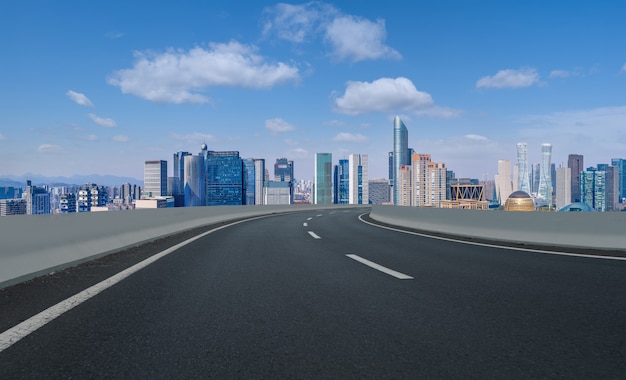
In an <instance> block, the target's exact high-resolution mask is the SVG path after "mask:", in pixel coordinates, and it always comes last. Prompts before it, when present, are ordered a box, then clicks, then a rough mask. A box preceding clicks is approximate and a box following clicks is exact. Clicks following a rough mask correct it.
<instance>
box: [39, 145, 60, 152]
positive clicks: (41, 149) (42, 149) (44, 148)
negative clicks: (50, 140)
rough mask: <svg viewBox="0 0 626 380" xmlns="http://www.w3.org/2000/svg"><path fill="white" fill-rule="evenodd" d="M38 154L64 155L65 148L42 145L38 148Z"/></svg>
mask: <svg viewBox="0 0 626 380" xmlns="http://www.w3.org/2000/svg"><path fill="white" fill-rule="evenodd" d="M37 152H39V153H62V152H63V148H61V147H60V146H59V145H54V144H41V145H39V147H37Z"/></svg>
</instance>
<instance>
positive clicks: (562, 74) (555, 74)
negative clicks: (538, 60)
mask: <svg viewBox="0 0 626 380" xmlns="http://www.w3.org/2000/svg"><path fill="white" fill-rule="evenodd" d="M570 75H571V74H570V72H569V71H567V70H552V71H551V72H550V78H567V77H569V76H570Z"/></svg>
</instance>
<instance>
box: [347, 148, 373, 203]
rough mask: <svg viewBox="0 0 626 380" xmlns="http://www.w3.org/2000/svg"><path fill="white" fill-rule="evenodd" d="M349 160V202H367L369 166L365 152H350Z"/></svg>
mask: <svg viewBox="0 0 626 380" xmlns="http://www.w3.org/2000/svg"><path fill="white" fill-rule="evenodd" d="M348 161H349V168H350V169H349V175H348V177H349V182H350V186H349V203H350V204H353V205H354V204H358V205H362V204H368V203H369V166H368V158H367V154H351V155H350V156H348Z"/></svg>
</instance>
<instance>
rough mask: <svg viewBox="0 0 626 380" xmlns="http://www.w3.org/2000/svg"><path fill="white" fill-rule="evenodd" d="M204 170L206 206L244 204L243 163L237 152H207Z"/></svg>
mask: <svg viewBox="0 0 626 380" xmlns="http://www.w3.org/2000/svg"><path fill="white" fill-rule="evenodd" d="M205 169H206V186H207V188H206V205H207V206H235V205H242V204H243V203H244V199H243V162H242V160H241V158H239V152H237V151H226V152H213V151H209V152H208V153H207V158H206V161H205Z"/></svg>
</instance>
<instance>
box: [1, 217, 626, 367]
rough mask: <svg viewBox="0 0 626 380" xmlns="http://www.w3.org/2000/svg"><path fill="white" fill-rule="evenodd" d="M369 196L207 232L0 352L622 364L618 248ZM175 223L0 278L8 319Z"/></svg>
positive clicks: (119, 264) (67, 357) (18, 356)
mask: <svg viewBox="0 0 626 380" xmlns="http://www.w3.org/2000/svg"><path fill="white" fill-rule="evenodd" d="M364 212H367V208H354V209H345V210H337V211H319V212H302V213H294V214H288V215H277V216H272V217H267V218H262V219H256V220H253V221H248V222H244V223H240V224H237V225H235V226H231V227H228V228H223V229H220V230H218V231H215V232H213V233H211V234H209V235H207V236H205V237H203V238H201V239H198V240H196V241H194V242H192V243H190V244H188V245H186V246H184V247H182V248H180V249H178V250H176V251H174V252H173V253H171V254H169V255H167V256H164V257H162V258H160V259H159V260H157V261H155V262H154V263H152V264H150V265H148V266H147V267H145V268H143V269H141V270H139V271H138V272H136V273H134V274H133V275H131V276H129V277H127V278H126V279H124V280H122V281H121V282H119V283H117V284H115V285H113V286H112V287H110V288H108V289H106V290H104V291H102V292H101V293H99V294H98V295H96V296H94V297H93V298H90V299H88V300H87V301H85V302H83V303H82V304H80V305H78V306H76V307H75V308H73V309H71V310H69V311H67V312H65V313H63V314H62V315H60V316H59V317H58V318H56V319H54V320H52V321H50V322H49V323H47V324H46V325H44V326H43V327H41V328H39V329H38V330H36V331H34V332H32V333H31V334H29V335H27V336H25V337H24V338H23V339H21V340H20V341H18V342H17V343H15V344H13V345H12V346H10V347H8V348H7V349H5V350H4V351H2V352H0V378H2V379H18V378H29V379H32V378H46V379H50V378H79V379H84V378H133V379H136V378H167V379H171V378H220V379H221V378H246V379H247V378H377V379H378V378H464V379H465V378H481V379H482V378H507V379H509V378H547V377H549V378H554V377H563V378H624V377H625V376H626V262H625V261H616V260H603V259H596V258H584V257H570V256H559V255H549V254H541V253H532V252H524V251H515V250H509V249H502V248H492V247H483V246H476V245H468V244H463V243H454V242H448V241H442V240H437V239H431V238H425V237H420V236H415V235H410V234H405V233H401V232H395V231H390V230H387V229H382V228H377V227H373V226H370V225H368V224H365V223H363V222H361V221H359V219H358V216H359V215H360V214H362V213H364ZM187 237H188V236H185V237H184V238H187ZM172 239H174V238H172ZM172 239H164V241H161V242H157V243H155V244H151V245H149V246H146V247H143V248H138V249H139V251H133V252H128V253H127V254H123V253H121V254H119V255H114V256H112V257H109V258H104V259H101V260H100V261H98V262H97V263H96V264H91V265H84V266H81V267H80V268H74V269H71V270H68V271H66V272H64V273H59V274H55V275H54V276H52V277H47V278H42V279H37V280H35V281H31V282H29V283H27V284H21V285H18V286H15V287H11V288H7V289H3V290H1V291H0V327H1V328H2V331H4V330H6V329H8V328H10V327H12V326H13V325H14V324H17V323H19V322H21V321H23V320H25V319H27V318H29V317H30V316H31V315H33V314H35V313H37V312H39V311H41V310H43V309H45V308H46V307H48V306H50V305H52V304H55V303H56V302H59V301H60V300H62V299H64V298H66V297H67V296H69V295H72V294H73V293H76V292H78V291H80V290H82V289H84V288H86V287H88V286H90V285H92V284H94V283H96V282H98V281H100V280H101V279H102V278H103V277H106V276H109V275H110V274H112V273H113V272H117V271H118V270H121V269H123V267H126V266H129V265H131V264H133V263H134V262H137V261H140V260H142V259H144V258H146V257H148V256H150V255H151V254H153V253H157V252H159V251H162V250H163V249H165V248H167V247H168V246H171V245H172V244H173V243H175V242H177V241H181V240H184V239H183V237H179V238H178V240H176V239H174V240H176V241H174V240H172ZM347 255H357V256H358V257H357V256H347ZM129 258H133V259H132V260H131V259H129ZM360 258H361V259H365V260H368V262H369V263H376V264H378V265H380V266H382V267H384V268H378V269H375V268H373V267H371V266H368V265H366V264H364V263H363V260H361V261H358V260H359V259H360ZM385 268H387V269H389V270H393V272H390V271H388V272H384V271H381V270H385ZM102 273H107V274H106V276H104V275H103V274H102ZM401 275H404V276H405V277H402V276H401ZM398 277H400V278H404V279H400V278H398ZM407 277H410V278H407Z"/></svg>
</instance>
